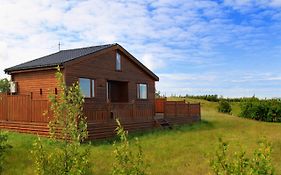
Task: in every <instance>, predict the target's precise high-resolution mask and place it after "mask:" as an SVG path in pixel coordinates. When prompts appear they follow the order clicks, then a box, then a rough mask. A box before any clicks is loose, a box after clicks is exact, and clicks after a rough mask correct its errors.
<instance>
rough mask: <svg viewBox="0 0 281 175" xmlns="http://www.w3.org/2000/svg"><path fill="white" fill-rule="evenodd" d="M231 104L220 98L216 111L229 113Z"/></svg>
mask: <svg viewBox="0 0 281 175" xmlns="http://www.w3.org/2000/svg"><path fill="white" fill-rule="evenodd" d="M231 110H232V109H231V105H230V103H229V102H228V101H225V100H220V101H219V106H218V111H219V112H223V113H230V112H231Z"/></svg>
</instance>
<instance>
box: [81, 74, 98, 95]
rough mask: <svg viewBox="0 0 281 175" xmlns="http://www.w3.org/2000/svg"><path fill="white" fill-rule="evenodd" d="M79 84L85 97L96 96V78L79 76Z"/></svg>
mask: <svg viewBox="0 0 281 175" xmlns="http://www.w3.org/2000/svg"><path fill="white" fill-rule="evenodd" d="M79 85H80V89H81V92H82V94H83V95H84V97H95V80H91V79H88V78H79Z"/></svg>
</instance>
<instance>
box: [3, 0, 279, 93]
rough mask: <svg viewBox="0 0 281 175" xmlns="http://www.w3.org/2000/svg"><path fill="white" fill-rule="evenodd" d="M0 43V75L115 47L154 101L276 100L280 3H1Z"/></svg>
mask: <svg viewBox="0 0 281 175" xmlns="http://www.w3.org/2000/svg"><path fill="white" fill-rule="evenodd" d="M0 38H1V39H0V61H1V64H0V70H3V69H4V68H7V67H10V66H13V65H16V64H19V63H22V62H25V61H29V60H32V59H34V58H37V57H40V56H43V55H46V54H50V53H53V52H56V51H58V42H61V43H62V46H61V47H62V49H69V48H75V47H84V46H92V45H98V44H105V43H116V42H117V43H119V44H121V45H122V46H123V47H125V48H126V49H127V50H128V51H129V52H131V53H132V54H133V55H134V56H135V57H137V58H138V59H139V60H140V61H142V62H143V63H144V64H145V65H146V66H147V67H149V68H150V69H152V70H153V71H154V72H155V73H156V74H157V75H158V76H159V77H160V82H158V83H157V89H158V90H160V91H161V93H162V94H166V95H170V94H177V95H179V94H182V95H185V94H219V95H223V96H227V97H240V96H252V95H256V96H258V97H281V88H280V87H281V69H280V67H281V0H259V1H253V0H218V1H211V0H204V1H203V0H202V1H201V0H185V1H184V0H162V1H158V0H143V1H138V0H131V1H130V0H126V1H125V0H107V1H103V0H93V1H71V0H70V1H67V2H64V1H56V0H45V1H29V0H26V1H24V0H23V1H11V0H7V1H1V5H0ZM5 76H6V75H5V74H4V72H3V71H1V73H0V77H2V78H3V77H5Z"/></svg>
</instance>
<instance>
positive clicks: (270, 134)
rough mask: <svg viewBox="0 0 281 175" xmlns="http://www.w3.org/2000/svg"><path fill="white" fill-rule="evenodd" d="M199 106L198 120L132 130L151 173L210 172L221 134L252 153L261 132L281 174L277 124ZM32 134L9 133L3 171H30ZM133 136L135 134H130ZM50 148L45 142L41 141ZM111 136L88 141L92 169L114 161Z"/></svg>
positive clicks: (105, 168) (104, 170) (280, 136)
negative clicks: (161, 128)
mask: <svg viewBox="0 0 281 175" xmlns="http://www.w3.org/2000/svg"><path fill="white" fill-rule="evenodd" d="M187 100H188V101H191V102H200V103H201V105H202V122H200V123H197V124H193V125H185V126H179V127H175V129H173V130H154V131H150V132H145V133H136V134H133V135H131V136H130V138H132V137H134V136H138V137H139V140H140V142H141V144H142V146H143V149H144V154H145V159H146V160H147V162H149V164H150V167H149V168H148V170H149V171H150V172H151V174H167V175H168V174H195V175H197V174H208V173H209V172H211V170H210V167H209V160H210V157H211V155H212V154H213V153H214V150H215V148H216V146H217V144H218V138H219V137H222V138H223V139H224V140H225V141H228V142H229V143H230V144H231V147H230V149H232V150H238V149H240V148H241V147H242V149H245V150H247V152H248V153H252V152H253V150H254V149H255V148H256V147H257V142H258V141H259V139H260V138H261V137H262V136H264V137H266V138H267V140H269V141H270V142H271V143H272V147H273V152H272V159H273V162H274V167H275V170H276V174H281V166H280V165H281V156H280V155H281V124H280V123H265V122H259V121H253V120H249V119H244V118H239V117H236V116H235V115H237V113H239V107H238V104H232V106H234V107H233V108H234V112H233V115H226V114H221V113H218V112H217V103H212V102H207V101H204V100H194V99H192V100H189V99H187ZM35 138H36V137H35V136H32V135H27V134H17V133H9V143H10V144H11V145H12V146H13V149H12V151H11V152H9V153H8V157H7V161H8V162H7V164H6V167H5V168H6V171H5V173H4V174H11V175H15V174H33V164H32V156H31V154H30V150H31V149H32V143H33V141H34V139H35ZM131 141H133V139H131ZM45 142H46V143H47V145H48V147H50V144H49V142H48V141H47V140H46V141H45ZM112 151H113V147H112V140H107V141H97V142H94V143H92V144H91V158H90V161H91V164H92V166H91V167H92V171H93V173H94V174H108V173H109V172H110V169H111V167H112V166H111V165H112V163H113V159H114V157H113V154H112Z"/></svg>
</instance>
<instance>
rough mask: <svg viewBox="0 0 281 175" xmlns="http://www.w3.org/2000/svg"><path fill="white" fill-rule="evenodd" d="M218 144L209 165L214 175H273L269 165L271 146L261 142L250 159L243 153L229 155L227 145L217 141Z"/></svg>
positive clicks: (271, 167)
mask: <svg viewBox="0 0 281 175" xmlns="http://www.w3.org/2000/svg"><path fill="white" fill-rule="evenodd" d="M219 142H220V144H219V147H218V150H217V151H216V154H215V157H214V158H213V159H212V160H211V162H210V165H211V167H212V170H213V172H214V174H216V175H273V174H274V168H273V166H272V163H271V145H270V144H269V143H268V142H267V141H265V140H262V141H260V143H259V148H258V149H257V150H255V152H254V155H253V156H252V157H247V156H246V152H245V151H241V152H238V153H237V152H235V153H234V155H231V154H229V152H228V146H229V145H228V144H227V143H226V142H223V141H222V139H220V140H219Z"/></svg>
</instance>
